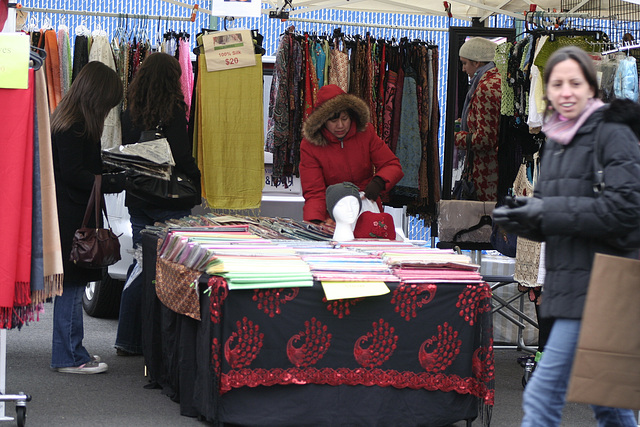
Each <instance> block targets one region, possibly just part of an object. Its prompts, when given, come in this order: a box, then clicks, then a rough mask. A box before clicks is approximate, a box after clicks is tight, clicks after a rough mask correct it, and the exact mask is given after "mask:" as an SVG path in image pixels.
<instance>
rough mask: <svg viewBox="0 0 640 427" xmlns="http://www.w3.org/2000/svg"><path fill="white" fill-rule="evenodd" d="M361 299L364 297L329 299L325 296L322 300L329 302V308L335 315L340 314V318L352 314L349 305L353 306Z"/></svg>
mask: <svg viewBox="0 0 640 427" xmlns="http://www.w3.org/2000/svg"><path fill="white" fill-rule="evenodd" d="M360 300H362V298H352V299H339V300H334V301H329V300H327V298H324V297H323V298H322V302H324V303H326V304H327V310H329V311H330V312H331V313H333V315H334V316H338V318H339V319H342V318H343V317H344V316H348V315H350V314H351V310H349V307H353V306H354V305H356V304H357V303H358V301H360Z"/></svg>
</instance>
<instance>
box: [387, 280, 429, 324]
mask: <svg viewBox="0 0 640 427" xmlns="http://www.w3.org/2000/svg"><path fill="white" fill-rule="evenodd" d="M437 289H438V287H437V286H436V285H433V284H422V283H411V284H405V283H402V284H401V285H400V286H398V287H397V288H396V289H395V290H394V291H393V296H392V297H391V304H395V310H396V313H399V314H400V316H402V317H403V318H404V320H406V321H407V322H408V321H410V320H411V319H412V318H415V317H416V308H420V307H422V306H424V305H427V304H428V303H429V302H431V300H432V299H433V297H435V296H436V290H437ZM424 293H426V295H424V296H423V295H422V294H424ZM418 297H420V300H418Z"/></svg>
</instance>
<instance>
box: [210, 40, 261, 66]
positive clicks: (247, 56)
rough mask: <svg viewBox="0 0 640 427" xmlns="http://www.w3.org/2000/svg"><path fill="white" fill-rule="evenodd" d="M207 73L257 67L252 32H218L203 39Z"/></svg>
mask: <svg viewBox="0 0 640 427" xmlns="http://www.w3.org/2000/svg"><path fill="white" fill-rule="evenodd" d="M202 44H203V45H204V57H205V61H206V64H207V71H221V70H229V69H233V68H241V67H252V66H254V65H256V57H255V54H254V49H253V40H252V38H251V31H249V30H237V31H218V32H215V33H211V34H207V35H205V36H203V37H202Z"/></svg>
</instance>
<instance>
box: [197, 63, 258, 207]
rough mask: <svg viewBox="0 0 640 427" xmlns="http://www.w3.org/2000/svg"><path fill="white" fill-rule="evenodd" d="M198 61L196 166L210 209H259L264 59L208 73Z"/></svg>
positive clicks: (203, 64) (204, 64) (204, 66)
mask: <svg viewBox="0 0 640 427" xmlns="http://www.w3.org/2000/svg"><path fill="white" fill-rule="evenodd" d="M202 59H203V57H201V60H200V61H199V66H200V70H199V73H198V82H199V83H198V86H199V88H200V93H199V94H198V95H197V96H198V109H199V111H197V112H196V114H197V116H198V117H199V118H200V119H199V121H198V123H199V126H198V128H199V129H198V167H199V168H200V170H201V171H202V181H203V185H202V189H203V193H204V197H205V198H206V200H207V202H208V204H209V206H210V207H211V208H214V209H255V208H258V207H260V201H261V199H262V187H263V184H264V151H263V144H264V135H263V133H264V129H263V125H262V123H263V119H262V118H263V103H262V91H263V89H262V58H261V56H260V55H256V65H254V66H252V67H243V68H236V69H232V70H223V71H215V72H211V73H209V72H207V69H206V61H204V60H202Z"/></svg>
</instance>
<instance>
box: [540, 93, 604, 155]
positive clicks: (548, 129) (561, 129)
mask: <svg viewBox="0 0 640 427" xmlns="http://www.w3.org/2000/svg"><path fill="white" fill-rule="evenodd" d="M603 105H604V102H602V101H601V100H599V99H597V98H592V99H590V100H589V101H588V102H587V105H586V107H585V108H584V110H582V113H581V114H580V115H579V116H578V117H576V118H574V119H567V118H566V117H564V116H562V115H560V114H558V112H554V113H553V114H552V115H551V117H550V118H549V119H548V120H547V121H546V122H545V123H544V124H543V125H542V131H543V132H544V134H545V135H546V136H547V137H548V138H551V139H552V140H554V141H556V142H557V143H558V144H562V145H568V144H569V143H570V142H571V140H572V139H573V137H574V136H575V135H576V132H578V129H580V127H581V126H582V124H583V123H584V122H585V121H587V119H588V118H589V116H591V114H593V112H594V111H596V110H597V109H598V108H600V107H602V106H603Z"/></svg>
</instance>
